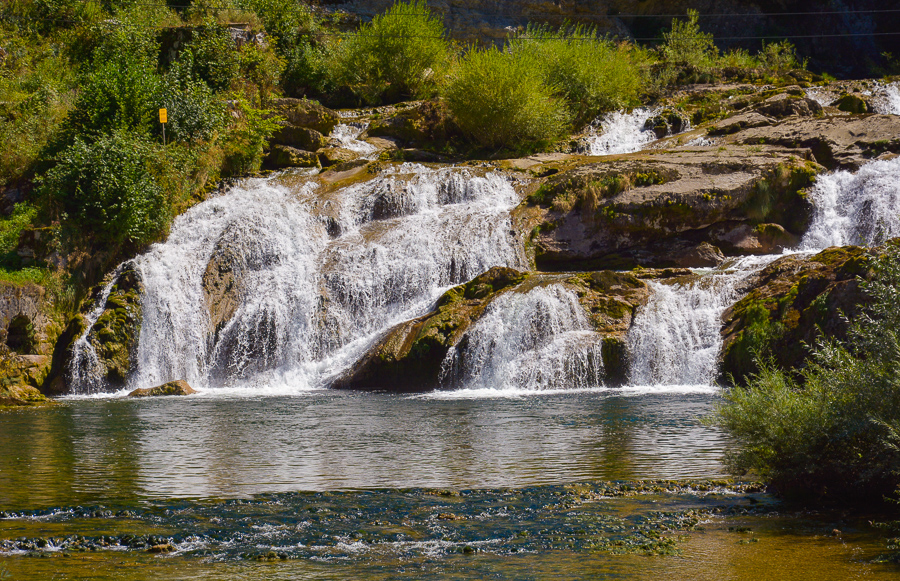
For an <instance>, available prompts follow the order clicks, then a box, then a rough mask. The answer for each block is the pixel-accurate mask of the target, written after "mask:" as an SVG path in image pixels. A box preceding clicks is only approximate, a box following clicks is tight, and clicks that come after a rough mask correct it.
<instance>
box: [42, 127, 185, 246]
mask: <svg viewBox="0 0 900 581" xmlns="http://www.w3.org/2000/svg"><path fill="white" fill-rule="evenodd" d="M152 147H153V146H152V144H151V143H149V142H147V141H146V140H145V139H143V138H141V137H138V136H135V135H132V134H129V133H127V132H124V131H114V132H113V133H111V134H109V135H103V136H100V137H99V138H98V139H96V141H94V142H93V143H89V142H86V141H84V140H82V139H80V138H76V139H75V142H74V143H73V144H72V145H71V146H70V147H68V148H67V149H66V150H65V151H63V152H62V154H61V155H60V156H59V158H58V160H57V161H58V163H57V165H56V166H55V167H54V168H53V169H51V170H50V171H49V172H48V173H47V175H46V176H45V177H44V179H43V180H42V183H41V184H40V186H39V194H40V195H41V196H42V198H43V199H44V200H46V201H47V202H48V203H49V204H50V206H51V207H53V208H55V209H56V210H57V211H58V212H59V213H60V216H61V219H62V224H63V226H64V227H66V228H67V229H68V230H69V231H70V234H72V235H74V237H75V238H78V239H83V240H84V241H87V242H96V243H100V244H103V245H112V246H115V247H121V246H134V247H137V246H140V245H142V244H146V243H148V242H151V241H153V240H154V239H155V238H156V237H157V236H159V235H160V234H161V233H162V232H163V231H164V230H165V228H166V227H167V226H168V223H169V208H168V205H167V203H166V199H165V196H164V195H163V192H162V190H161V189H160V187H159V186H158V185H157V183H156V181H155V180H154V179H153V177H152V176H151V175H150V173H149V172H148V171H147V162H146V160H147V157H148V156H149V155H150V154H151V151H152Z"/></svg>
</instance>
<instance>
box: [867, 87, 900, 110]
mask: <svg viewBox="0 0 900 581" xmlns="http://www.w3.org/2000/svg"><path fill="white" fill-rule="evenodd" d="M872 104H873V105H874V106H875V112H876V113H881V114H882V115H900V83H892V84H890V85H881V86H879V89H878V91H877V93H876V96H875V98H874V99H873V100H872Z"/></svg>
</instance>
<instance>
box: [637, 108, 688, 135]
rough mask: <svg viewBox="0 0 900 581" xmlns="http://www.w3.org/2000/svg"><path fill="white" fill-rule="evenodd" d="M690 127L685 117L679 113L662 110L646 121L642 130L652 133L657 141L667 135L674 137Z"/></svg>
mask: <svg viewBox="0 0 900 581" xmlns="http://www.w3.org/2000/svg"><path fill="white" fill-rule="evenodd" d="M689 126H690V121H689V120H688V118H687V116H686V115H685V114H684V113H682V112H681V111H676V110H674V109H664V110H663V111H660V112H659V113H658V114H657V115H654V116H653V117H651V118H649V119H647V121H646V122H645V123H644V129H645V130H647V131H653V133H654V134H656V137H657V139H662V138H663V137H665V136H667V135H676V134H678V133H681V132H682V131H684V130H686V129H687V128H688V127H689Z"/></svg>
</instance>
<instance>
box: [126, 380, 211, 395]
mask: <svg viewBox="0 0 900 581" xmlns="http://www.w3.org/2000/svg"><path fill="white" fill-rule="evenodd" d="M192 393H197V392H196V391H195V390H194V389H193V388H192V387H191V386H190V385H188V382H186V381H184V380H183V379H179V380H177V381H170V382H168V383H164V384H162V385H157V386H156V387H149V388H144V389H136V390H134V391H132V392H131V393H129V394H128V397H158V396H163V395H191V394H192Z"/></svg>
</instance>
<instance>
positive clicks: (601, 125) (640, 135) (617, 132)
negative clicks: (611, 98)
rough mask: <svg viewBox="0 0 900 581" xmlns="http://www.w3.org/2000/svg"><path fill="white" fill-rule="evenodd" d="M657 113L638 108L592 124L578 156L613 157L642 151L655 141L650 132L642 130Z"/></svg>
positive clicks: (616, 112)
mask: <svg viewBox="0 0 900 581" xmlns="http://www.w3.org/2000/svg"><path fill="white" fill-rule="evenodd" d="M657 113H658V111H657V110H656V109H643V108H639V109H635V110H634V111H632V112H631V113H627V112H625V111H614V112H612V113H609V114H607V115H605V116H604V117H602V118H601V119H599V120H598V121H595V122H594V123H593V124H592V126H591V128H590V135H589V136H588V137H587V138H586V139H585V141H584V145H583V148H582V152H583V153H586V154H588V155H616V154H620V153H633V152H636V151H640V150H642V149H644V148H645V147H646V146H647V145H649V144H650V143H651V142H653V141H655V140H656V134H655V133H654V132H653V130H651V129H645V128H644V125H645V124H646V123H647V120H648V119H650V118H651V117H653V116H654V115H656V114H657Z"/></svg>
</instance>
